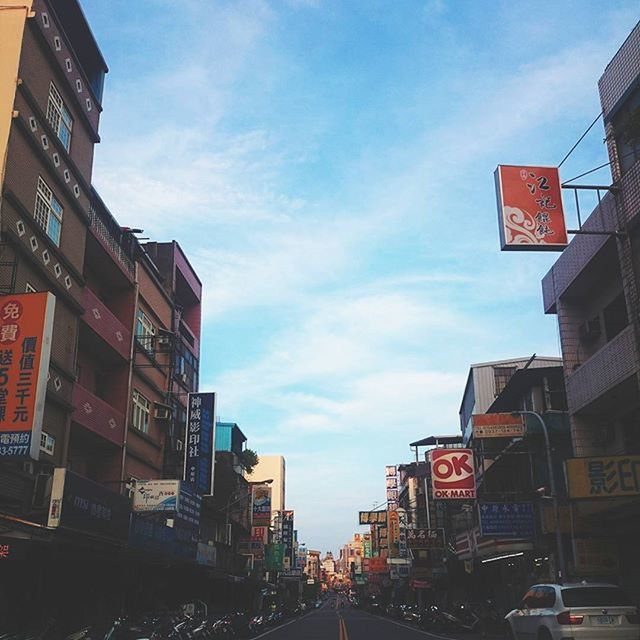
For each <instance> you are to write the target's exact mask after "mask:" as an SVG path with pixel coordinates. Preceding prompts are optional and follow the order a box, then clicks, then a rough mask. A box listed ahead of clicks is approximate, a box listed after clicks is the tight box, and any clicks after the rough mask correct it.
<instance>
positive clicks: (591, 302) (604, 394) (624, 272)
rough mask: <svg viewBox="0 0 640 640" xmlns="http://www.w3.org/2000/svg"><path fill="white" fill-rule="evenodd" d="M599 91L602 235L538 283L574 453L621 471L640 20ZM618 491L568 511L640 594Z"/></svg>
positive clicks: (630, 395) (635, 297) (576, 247)
mask: <svg viewBox="0 0 640 640" xmlns="http://www.w3.org/2000/svg"><path fill="white" fill-rule="evenodd" d="M599 90H600V99H601V104H602V110H603V118H604V126H605V135H606V143H607V148H608V152H609V160H610V163H611V176H612V179H611V185H606V184H605V185H602V184H601V185H600V186H603V187H606V188H605V189H603V190H602V191H603V192H605V193H606V195H604V197H603V198H602V200H601V203H600V204H599V206H597V207H596V208H595V209H594V211H593V212H592V213H591V215H590V217H589V218H588V219H587V221H586V222H585V224H584V226H583V229H584V230H587V231H590V232H592V233H593V232H602V233H601V234H598V233H596V234H594V235H577V236H576V237H575V238H574V239H573V240H572V242H571V243H570V244H569V246H568V247H567V249H566V250H565V251H564V252H563V253H562V255H561V256H560V258H559V259H558V260H557V261H556V263H555V264H554V266H553V267H552V269H551V270H550V271H549V273H548V274H547V275H546V276H545V278H544V280H543V283H542V287H543V296H544V309H545V312H546V313H555V314H557V316H558V325H559V329H560V340H561V344H562V355H563V360H564V367H565V370H564V372H565V382H566V391H567V402H568V410H569V417H570V422H571V434H572V441H573V449H574V452H573V453H574V456H576V457H578V458H589V457H592V458H593V457H598V456H600V458H599V460H602V458H601V457H602V456H609V457H608V458H606V460H605V461H604V462H605V463H606V464H607V465H609V466H611V468H612V469H614V467H615V468H618V467H619V468H620V469H622V470H624V469H626V466H628V465H633V464H634V462H633V461H634V460H636V458H634V456H638V455H639V454H640V295H639V292H640V131H638V123H640V24H639V25H636V27H635V28H634V29H633V31H632V32H631V34H630V35H629V37H628V38H627V40H626V41H625V42H624V44H623V45H622V47H621V48H620V50H619V51H618V52H617V53H616V55H615V56H614V58H613V59H612V61H611V62H610V63H609V64H608V65H607V67H606V69H605V71H604V74H603V75H602V77H601V79H600V81H599ZM634 122H635V130H634V124H633V123H634ZM594 459H595V458H594ZM595 464H597V463H594V465H595ZM625 465H626V466H625ZM592 468H593V469H597V466H593V467H592ZM623 472H624V471H621V472H620V473H623ZM624 473H626V472H624ZM632 475H633V474H632ZM621 477H622V476H621ZM623 480H625V483H624V484H625V488H626V485H627V483H626V475H625V476H624V477H623ZM631 482H632V483H633V482H635V484H636V485H638V482H639V478H637V477H636V478H631ZM613 492H614V487H613V485H611V486H609V485H607V484H606V478H605V485H604V489H603V491H602V492H598V491H596V490H595V489H594V491H593V493H594V497H593V499H586V500H577V501H575V502H574V503H573V505H572V508H573V510H574V514H575V515H577V516H580V517H583V518H585V521H586V522H587V533H588V535H589V536H590V537H591V538H592V540H593V541H594V544H595V545H597V546H600V547H603V546H605V545H609V546H610V547H611V548H614V549H615V550H616V552H617V555H618V559H617V563H618V565H617V566H616V567H614V566H612V567H611V576H610V577H611V578H612V579H620V580H621V581H622V582H623V584H625V585H626V586H627V587H628V588H629V589H630V590H633V591H634V592H635V593H640V580H638V578H637V575H635V569H634V567H637V566H638V563H639V562H640V554H639V553H638V549H637V536H638V535H640V496H638V495H637V494H638V492H636V495H635V496H633V492H630V495H629V496H623V497H619V496H615V497H614V496H612V495H607V494H608V493H613ZM583 535H584V532H583Z"/></svg>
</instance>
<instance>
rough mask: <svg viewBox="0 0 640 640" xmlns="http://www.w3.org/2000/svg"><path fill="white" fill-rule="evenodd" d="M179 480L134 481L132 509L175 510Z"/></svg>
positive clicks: (177, 503) (178, 494) (178, 492)
mask: <svg viewBox="0 0 640 640" xmlns="http://www.w3.org/2000/svg"><path fill="white" fill-rule="evenodd" d="M179 498H180V480H144V481H142V482H136V485H135V492H134V494H133V510H134V511H138V512H140V511H177V510H178V506H179Z"/></svg>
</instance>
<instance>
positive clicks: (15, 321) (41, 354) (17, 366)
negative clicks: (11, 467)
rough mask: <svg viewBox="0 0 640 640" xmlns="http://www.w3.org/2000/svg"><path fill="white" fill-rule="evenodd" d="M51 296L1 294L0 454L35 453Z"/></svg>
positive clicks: (48, 342)
mask: <svg viewBox="0 0 640 640" xmlns="http://www.w3.org/2000/svg"><path fill="white" fill-rule="evenodd" d="M54 306H55V297H54V296H53V295H52V294H50V293H46V292H44V293H25V294H20V295H9V296H4V297H2V298H0V458H20V457H31V458H33V459H34V460H37V459H38V458H39V454H40V433H41V431H42V416H43V412H44V400H45V394H46V385H47V373H48V370H49V355H50V353H51V333H52V330H53V311H54Z"/></svg>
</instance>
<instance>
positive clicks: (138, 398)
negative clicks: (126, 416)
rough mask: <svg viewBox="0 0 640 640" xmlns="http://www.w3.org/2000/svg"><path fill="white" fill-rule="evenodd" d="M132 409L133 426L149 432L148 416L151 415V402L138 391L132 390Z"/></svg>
mask: <svg viewBox="0 0 640 640" xmlns="http://www.w3.org/2000/svg"><path fill="white" fill-rule="evenodd" d="M132 401H133V411H132V414H131V422H132V423H133V426H134V427H135V428H136V429H138V430H139V431H142V433H149V416H150V415H151V403H150V402H149V400H147V399H146V398H145V397H144V396H143V395H142V394H141V393H140V392H139V391H136V390H135V389H134V390H133V397H132Z"/></svg>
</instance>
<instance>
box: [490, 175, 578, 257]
mask: <svg viewBox="0 0 640 640" xmlns="http://www.w3.org/2000/svg"><path fill="white" fill-rule="evenodd" d="M495 182H496V197H497V200H498V220H499V227H500V248H501V249H502V251H562V249H564V248H565V247H566V246H567V244H568V242H569V240H568V238H567V228H566V226H565V221H564V210H563V208H562V191H561V186H560V175H559V172H558V169H557V168H556V167H523V166H513V165H498V168H497V169H496V171H495Z"/></svg>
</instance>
